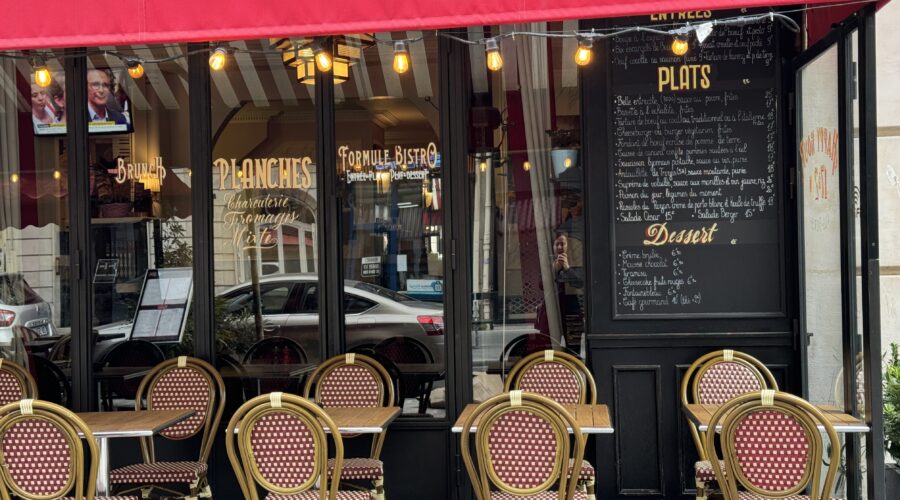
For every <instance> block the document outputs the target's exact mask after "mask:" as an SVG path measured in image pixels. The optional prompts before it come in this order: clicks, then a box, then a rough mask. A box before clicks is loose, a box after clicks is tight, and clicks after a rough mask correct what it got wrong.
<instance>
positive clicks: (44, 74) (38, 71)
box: [34, 66, 53, 87]
mask: <svg viewBox="0 0 900 500" xmlns="http://www.w3.org/2000/svg"><path fill="white" fill-rule="evenodd" d="M52 81H53V76H52V75H51V74H50V68H48V67H47V66H38V67H37V68H35V69H34V83H35V84H37V86H38V87H49V86H50V82H52Z"/></svg>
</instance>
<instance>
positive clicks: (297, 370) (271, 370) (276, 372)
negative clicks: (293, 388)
mask: <svg viewBox="0 0 900 500" xmlns="http://www.w3.org/2000/svg"><path fill="white" fill-rule="evenodd" d="M316 366H318V365H316V364H313V363H283V364H247V365H241V367H240V369H237V368H234V367H232V366H223V367H222V368H221V369H220V370H219V373H221V374H222V376H223V377H225V378H257V379H260V378H263V379H266V378H274V379H290V378H297V377H299V376H301V375H304V374H306V373H309V372H311V371H313V370H315V369H316Z"/></svg>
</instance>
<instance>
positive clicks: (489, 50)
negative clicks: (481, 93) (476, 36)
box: [484, 38, 503, 71]
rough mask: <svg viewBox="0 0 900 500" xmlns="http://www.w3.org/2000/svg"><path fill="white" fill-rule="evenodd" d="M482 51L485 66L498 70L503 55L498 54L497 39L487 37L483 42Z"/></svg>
mask: <svg viewBox="0 0 900 500" xmlns="http://www.w3.org/2000/svg"><path fill="white" fill-rule="evenodd" d="M484 53H485V56H486V57H487V67H488V69H489V70H491V71H500V69H501V68H503V56H502V55H500V47H499V46H498V45H497V40H495V39H493V38H489V39H488V40H487V41H486V42H485V43H484Z"/></svg>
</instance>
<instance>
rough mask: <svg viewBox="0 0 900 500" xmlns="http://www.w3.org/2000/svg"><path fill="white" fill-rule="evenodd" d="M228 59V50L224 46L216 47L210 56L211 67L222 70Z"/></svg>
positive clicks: (214, 69)
mask: <svg viewBox="0 0 900 500" xmlns="http://www.w3.org/2000/svg"><path fill="white" fill-rule="evenodd" d="M227 59H228V51H227V50H225V49H224V48H222V47H216V48H215V49H213V51H212V54H210V56H209V67H210V68H211V69H212V70H213V71H221V70H222V69H223V68H224V67H225V61H226V60H227Z"/></svg>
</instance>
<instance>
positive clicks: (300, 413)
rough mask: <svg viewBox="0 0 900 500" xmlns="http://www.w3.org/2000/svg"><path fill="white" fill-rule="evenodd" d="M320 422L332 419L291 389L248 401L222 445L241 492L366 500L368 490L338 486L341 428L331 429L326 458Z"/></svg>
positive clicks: (275, 497)
mask: <svg viewBox="0 0 900 500" xmlns="http://www.w3.org/2000/svg"><path fill="white" fill-rule="evenodd" d="M325 426H327V427H328V428H329V429H337V425H336V424H335V423H334V421H333V420H332V419H331V417H329V416H328V414H327V413H325V411H324V410H322V408H320V407H318V406H316V405H315V404H313V403H311V402H309V401H308V400H307V399H305V398H301V397H300V396H295V395H293V394H285V393H282V392H273V393H270V394H263V395H262V396H257V397H255V398H253V399H251V400H250V401H247V402H246V403H244V404H243V405H241V407H240V408H238V410H237V412H235V414H234V415H233V416H232V417H231V420H230V421H229V422H228V427H227V429H226V436H225V451H226V452H227V454H228V460H229V461H230V462H231V467H232V468H233V469H234V473H235V475H236V476H237V479H238V484H240V487H241V493H243V498H245V499H247V500H259V493H257V487H258V486H261V487H262V488H263V489H265V490H266V491H267V492H268V494H267V495H266V497H265V498H266V499H268V500H288V499H290V500H326V499H328V500H336V499H337V500H369V499H370V498H371V497H370V495H369V492H367V491H340V490H339V489H338V488H339V486H340V479H341V472H342V468H343V465H344V442H343V439H342V438H341V433H339V432H332V433H331V439H332V441H333V446H334V455H335V456H334V458H333V459H330V460H329V459H328V437H327V435H326V433H325V428H324V427H325Z"/></svg>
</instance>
